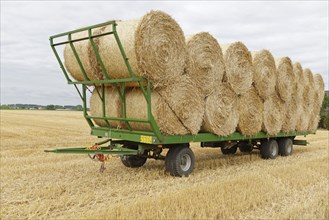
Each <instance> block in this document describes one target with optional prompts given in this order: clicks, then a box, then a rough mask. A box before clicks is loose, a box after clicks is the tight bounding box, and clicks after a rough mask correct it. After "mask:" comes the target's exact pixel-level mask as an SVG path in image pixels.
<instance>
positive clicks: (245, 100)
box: [237, 87, 264, 135]
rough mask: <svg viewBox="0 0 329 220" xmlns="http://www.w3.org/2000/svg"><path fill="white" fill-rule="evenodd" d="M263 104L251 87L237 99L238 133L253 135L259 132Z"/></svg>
mask: <svg viewBox="0 0 329 220" xmlns="http://www.w3.org/2000/svg"><path fill="white" fill-rule="evenodd" d="M263 109H264V104H263V101H262V99H261V98H260V97H259V96H258V95H257V92H256V89H255V88H254V87H252V88H251V89H250V90H249V91H248V92H246V93H245V94H243V95H241V96H239V98H238V112H239V123H238V127H237V129H238V131H239V132H240V133H241V134H243V135H253V134H256V133H257V132H259V131H261V129H262V123H263Z"/></svg>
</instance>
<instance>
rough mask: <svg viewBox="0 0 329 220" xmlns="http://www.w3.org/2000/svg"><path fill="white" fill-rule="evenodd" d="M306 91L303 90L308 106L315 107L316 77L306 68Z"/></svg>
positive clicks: (309, 107) (304, 72)
mask: <svg viewBox="0 0 329 220" xmlns="http://www.w3.org/2000/svg"><path fill="white" fill-rule="evenodd" d="M303 74H304V79H305V81H304V92H303V99H304V103H305V104H306V106H307V108H308V109H309V110H310V109H313V105H314V102H315V100H314V97H315V90H314V79H313V74H312V71H311V70H310V69H308V68H307V69H304V71H303Z"/></svg>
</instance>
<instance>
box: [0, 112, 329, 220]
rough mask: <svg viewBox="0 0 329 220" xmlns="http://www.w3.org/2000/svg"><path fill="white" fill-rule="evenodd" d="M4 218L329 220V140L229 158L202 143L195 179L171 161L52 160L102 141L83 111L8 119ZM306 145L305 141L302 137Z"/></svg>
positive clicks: (9, 115)
mask: <svg viewBox="0 0 329 220" xmlns="http://www.w3.org/2000/svg"><path fill="white" fill-rule="evenodd" d="M0 113H1V163H0V165H1V180H0V181H1V182H0V183H1V216H0V218H1V219H36V218H51V219H104V218H107V219H117V218H122V219H155V218H160V219H164V218H170V219H191V218H195V219H260V218H261V219H296V218H299V219H328V218H329V183H328V182H329V151H328V150H329V146H328V145H329V143H328V141H329V131H326V130H319V131H318V132H317V134H316V135H309V136H308V137H307V138H306V139H307V140H308V141H309V142H310V145H308V146H307V147H304V146H295V148H294V154H293V156H290V157H278V158H277V159H275V160H262V159H261V158H260V156H259V154H258V152H257V151H254V152H253V153H252V154H242V153H240V152H238V153H237V154H236V155H235V156H226V155H222V154H221V153H220V150H218V149H202V148H200V147H199V145H198V144H192V150H193V151H194V153H195V155H196V167H195V169H194V171H193V173H192V175H190V177H188V178H177V177H176V178H175V177H171V176H169V175H168V174H166V173H164V162H163V161H155V160H148V161H147V162H146V164H145V165H144V166H143V167H141V168H138V169H129V168H126V167H124V166H123V165H122V164H121V162H120V160H119V159H118V158H111V159H110V160H109V161H108V162H107V163H106V170H105V171H104V173H99V171H98V170H99V167H100V164H99V163H95V162H93V161H91V160H90V159H88V157H87V156H85V155H64V154H52V153H44V152H43V151H44V150H46V149H53V148H65V147H87V146H90V145H92V144H93V143H94V142H96V141H99V140H98V139H97V138H96V137H92V136H90V135H89V133H90V130H89V127H88V125H87V123H86V122H85V120H84V119H83V117H82V113H81V112H64V111H18V110H17V111H5V110H1V111H0ZM301 139H305V138H304V137H302V138H301Z"/></svg>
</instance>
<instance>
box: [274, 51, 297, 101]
mask: <svg viewBox="0 0 329 220" xmlns="http://www.w3.org/2000/svg"><path fill="white" fill-rule="evenodd" d="M275 61H276V66H277V80H276V90H277V92H278V94H279V96H280V98H281V99H282V100H283V101H285V102H286V101H289V100H290V98H291V94H293V92H294V91H293V89H294V88H293V83H294V81H295V75H294V71H293V66H292V63H291V60H290V58H289V57H283V58H277V59H276V60H275Z"/></svg>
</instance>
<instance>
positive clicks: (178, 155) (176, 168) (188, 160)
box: [165, 145, 195, 177]
mask: <svg viewBox="0 0 329 220" xmlns="http://www.w3.org/2000/svg"><path fill="white" fill-rule="evenodd" d="M165 163H166V170H167V171H169V173H170V175H171V176H179V177H182V176H189V175H190V174H191V173H192V171H193V169H194V165H195V156H194V153H193V151H192V150H191V149H190V148H189V147H188V146H184V145H182V146H175V147H172V148H171V149H169V152H168V153H167V156H166V161H165Z"/></svg>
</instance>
